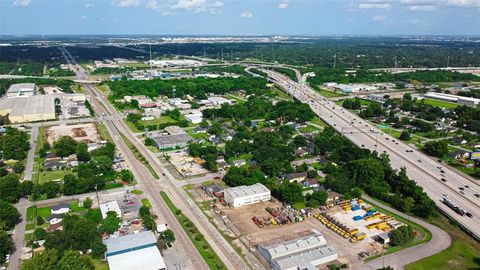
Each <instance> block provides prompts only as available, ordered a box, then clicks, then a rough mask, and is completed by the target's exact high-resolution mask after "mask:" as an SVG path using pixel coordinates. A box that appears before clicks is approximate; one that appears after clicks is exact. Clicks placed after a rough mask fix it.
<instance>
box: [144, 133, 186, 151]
mask: <svg viewBox="0 0 480 270" xmlns="http://www.w3.org/2000/svg"><path fill="white" fill-rule="evenodd" d="M152 139H153V140H154V141H155V144H156V145H157V148H158V149H169V148H176V147H185V146H186V145H187V143H188V142H189V141H192V140H193V138H192V137H191V136H190V135H188V134H176V135H160V136H156V137H152Z"/></svg>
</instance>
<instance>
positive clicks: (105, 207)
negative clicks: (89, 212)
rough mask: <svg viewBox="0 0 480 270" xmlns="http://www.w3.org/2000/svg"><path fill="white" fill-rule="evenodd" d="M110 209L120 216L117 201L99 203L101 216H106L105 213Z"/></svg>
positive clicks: (120, 212)
mask: <svg viewBox="0 0 480 270" xmlns="http://www.w3.org/2000/svg"><path fill="white" fill-rule="evenodd" d="M110 211H112V212H116V213H117V216H118V217H122V211H121V210H120V207H119V206H118V202H117V201H109V202H104V203H101V204H100V212H102V218H106V217H107V213H108V212H110Z"/></svg>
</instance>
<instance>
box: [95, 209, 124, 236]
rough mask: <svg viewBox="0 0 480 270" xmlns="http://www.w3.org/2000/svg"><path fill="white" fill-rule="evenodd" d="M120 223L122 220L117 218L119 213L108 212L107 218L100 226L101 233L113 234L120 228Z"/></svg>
mask: <svg viewBox="0 0 480 270" xmlns="http://www.w3.org/2000/svg"><path fill="white" fill-rule="evenodd" d="M120 222H121V219H120V218H119V217H117V212H114V211H108V212H107V216H106V217H105V219H104V220H103V221H102V224H101V225H100V232H106V233H109V234H112V233H114V232H115V231H116V230H118V228H120Z"/></svg>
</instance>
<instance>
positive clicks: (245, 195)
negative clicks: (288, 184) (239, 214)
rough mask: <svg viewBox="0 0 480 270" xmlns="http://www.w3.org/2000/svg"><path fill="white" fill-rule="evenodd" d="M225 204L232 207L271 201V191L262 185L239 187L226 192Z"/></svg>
mask: <svg viewBox="0 0 480 270" xmlns="http://www.w3.org/2000/svg"><path fill="white" fill-rule="evenodd" d="M224 197H225V202H227V204H228V205H230V206H232V207H234V208H235V207H240V206H244V205H249V204H254V203H258V202H263V201H268V200H270V197H271V195H270V190H269V189H268V188H267V187H266V186H264V185H262V184H260V183H257V184H254V185H251V186H238V187H233V188H229V189H226V190H225V191H224Z"/></svg>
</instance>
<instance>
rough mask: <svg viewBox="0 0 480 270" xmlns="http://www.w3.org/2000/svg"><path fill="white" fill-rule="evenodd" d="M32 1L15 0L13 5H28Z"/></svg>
mask: <svg viewBox="0 0 480 270" xmlns="http://www.w3.org/2000/svg"><path fill="white" fill-rule="evenodd" d="M30 3H32V1H31V0H15V1H13V3H12V6H14V7H28V6H30Z"/></svg>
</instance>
